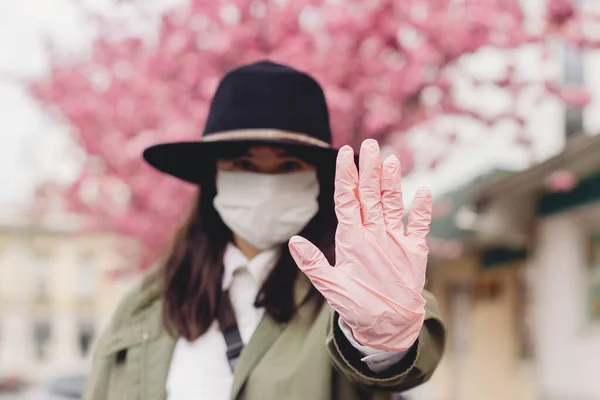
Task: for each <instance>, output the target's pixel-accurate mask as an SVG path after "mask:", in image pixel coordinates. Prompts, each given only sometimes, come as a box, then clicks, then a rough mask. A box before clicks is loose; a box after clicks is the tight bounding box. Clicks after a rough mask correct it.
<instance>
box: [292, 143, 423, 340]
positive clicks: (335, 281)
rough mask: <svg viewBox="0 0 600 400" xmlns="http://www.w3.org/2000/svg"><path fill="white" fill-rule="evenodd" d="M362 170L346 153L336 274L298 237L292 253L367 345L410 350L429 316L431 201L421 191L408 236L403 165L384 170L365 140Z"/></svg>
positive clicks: (339, 175) (391, 162)
mask: <svg viewBox="0 0 600 400" xmlns="http://www.w3.org/2000/svg"><path fill="white" fill-rule="evenodd" d="M359 164H360V174H359V173H358V171H357V168H356V165H355V163H354V154H353V151H352V149H351V148H350V147H348V146H345V147H344V148H342V149H341V150H340V152H339V155H338V159H337V167H336V168H337V169H336V178H335V195H334V197H335V210H336V214H337V218H338V228H337V232H336V241H335V245H336V265H335V267H332V266H331V265H329V263H328V262H327V260H326V259H325V257H324V255H323V254H322V253H321V251H320V250H319V249H318V248H317V247H316V246H314V245H313V244H312V243H310V242H309V241H307V240H306V239H304V238H301V237H299V236H294V237H293V238H292V239H290V243H289V246H290V251H291V253H292V256H293V257H294V259H295V261H296V263H297V264H298V266H299V268H300V269H301V270H302V271H303V272H304V273H305V274H306V275H307V276H308V278H309V279H310V280H311V281H312V283H313V285H314V286H315V287H316V288H317V289H318V290H319V291H320V292H321V293H322V294H323V296H324V297H325V298H326V299H327V301H328V303H329V304H330V305H331V307H332V308H333V309H334V310H335V311H337V312H338V313H339V315H340V318H341V319H342V320H343V321H344V322H345V323H346V324H347V325H348V326H349V327H350V328H351V329H352V333H353V335H354V337H355V338H356V339H357V340H358V341H359V342H360V343H361V344H363V345H365V346H369V347H372V348H374V349H379V350H395V351H404V350H406V349H408V348H410V347H411V346H412V345H413V344H414V342H415V341H416V339H417V337H418V335H419V332H420V330H421V327H422V325H423V319H424V314H425V311H424V308H425V299H424V298H423V297H422V296H421V291H422V290H423V286H424V284H425V270H426V264H427V254H428V248H427V244H426V235H427V233H428V231H429V223H430V220H431V194H430V192H429V190H428V189H426V188H421V189H420V190H419V191H418V192H417V195H416V197H415V201H414V204H413V208H412V211H411V213H410V215H409V222H408V227H407V229H406V232H405V229H404V226H403V223H402V213H403V208H404V207H403V201H402V190H401V187H400V162H399V161H398V159H397V158H396V157H394V156H391V157H388V158H387V159H386V160H385V162H384V163H383V165H382V164H381V160H380V153H379V146H378V145H377V142H376V141H375V140H366V141H365V142H364V143H363V145H362V147H361V151H360V163H359Z"/></svg>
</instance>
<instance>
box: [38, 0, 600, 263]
mask: <svg viewBox="0 0 600 400" xmlns="http://www.w3.org/2000/svg"><path fill="white" fill-rule="evenodd" d="M130 1H134V0H130ZM138 5H139V6H140V7H141V8H143V2H139V3H138ZM594 22H596V17H595V16H594V15H591V14H589V13H586V14H584V13H583V12H582V11H581V10H580V9H578V8H576V7H575V6H574V1H571V0H548V3H547V6H546V9H545V14H544V20H543V24H541V25H542V26H540V27H539V28H537V29H529V28H528V27H527V18H526V15H525V13H524V11H523V9H522V8H521V5H520V1H519V0H485V1H482V0H401V1H400V0H361V1H357V0H285V1H284V0H278V1H276V0H270V1H261V0H190V1H189V3H187V4H186V5H184V6H178V7H176V8H174V9H172V10H170V11H169V12H167V13H165V14H164V15H163V17H162V20H161V22H160V26H159V27H158V30H157V35H156V36H155V37H136V36H131V35H130V36H128V35H127V32H126V31H124V30H122V29H121V30H119V28H118V27H115V25H114V24H110V21H107V20H105V19H103V20H101V23H102V24H103V25H102V26H103V27H105V28H107V29H105V34H103V35H100V37H99V38H98V39H97V40H95V41H94V43H93V44H92V46H91V50H90V53H89V55H87V56H85V57H80V58H75V59H69V60H65V59H62V58H59V57H55V58H53V59H52V69H51V71H50V73H49V74H48V76H46V77H45V78H43V79H41V80H37V81H35V82H32V83H31V85H30V87H31V93H32V94H33V95H34V96H35V98H37V99H38V100H39V101H40V102H41V103H42V104H43V105H44V106H45V107H47V108H48V109H49V110H51V111H53V112H55V113H56V114H57V115H59V116H60V118H62V119H63V120H64V121H66V122H67V123H68V124H69V125H70V126H71V128H72V133H73V136H74V138H75V139H76V141H77V143H78V145H79V147H80V148H81V150H82V152H83V153H84V154H85V155H86V158H85V161H84V163H83V165H82V169H81V173H80V175H79V178H78V179H77V180H76V181H75V182H74V183H73V184H72V185H70V186H69V187H66V188H63V189H62V190H63V191H64V196H65V198H66V199H68V201H69V204H70V206H71V207H73V208H74V209H76V210H78V211H82V212H85V213H87V214H88V215H90V216H92V217H94V218H93V219H94V220H96V221H102V222H103V223H104V224H106V225H107V226H108V227H109V228H110V229H114V230H115V231H117V232H119V233H121V234H123V235H126V236H132V237H134V238H137V239H139V240H140V242H141V243H142V244H143V245H144V247H145V249H146V250H145V251H144V258H143V260H142V265H144V266H146V265H148V264H149V263H151V262H152V261H153V260H156V258H157V257H158V256H159V255H160V254H161V253H162V252H163V251H164V250H165V246H167V245H168V242H169V240H170V238H171V237H172V232H173V230H174V229H175V228H176V227H177V226H178V225H179V224H180V223H181V220H182V217H183V215H184V214H185V213H186V211H187V210H188V209H189V201H190V198H191V196H192V194H193V192H194V188H192V187H189V186H187V185H184V184H182V183H180V182H178V181H176V180H175V179H172V178H169V177H164V176H161V175H160V174H158V173H156V172H155V171H153V170H152V169H151V168H150V167H148V166H147V165H145V164H144V163H143V162H142V161H141V157H140V154H141V152H142V150H143V149H144V148H145V147H146V146H148V145H151V144H154V143H158V142H162V141H175V140H193V139H196V138H198V136H199V134H200V132H201V131H202V128H203V123H204V118H205V116H206V114H207V110H208V107H209V102H210V99H211V96H212V94H213V92H214V90H215V88H216V86H217V84H218V81H219V79H220V77H222V75H223V74H224V73H225V72H226V71H228V70H230V69H232V68H234V67H236V66H239V65H241V64H243V63H247V62H251V61H256V60H260V59H265V58H268V59H271V60H273V61H280V62H285V63H288V64H290V65H293V66H295V67H297V68H299V69H303V70H306V71H308V72H310V73H311V74H313V75H314V76H315V77H316V78H317V79H318V80H319V81H320V82H321V83H322V85H323V86H324V88H325V92H326V96H327V98H328V102H329V105H330V112H331V120H332V128H333V131H334V135H335V144H336V145H341V144H346V143H348V144H351V145H352V146H354V147H357V146H358V145H359V143H360V142H361V141H362V139H364V138H366V137H373V138H376V139H378V140H380V141H381V142H382V143H388V145H389V146H391V148H392V150H393V151H394V152H396V153H397V154H398V156H399V157H400V159H401V161H402V163H403V169H404V170H405V171H408V170H410V168H411V166H412V164H413V160H412V152H411V149H410V146H409V145H408V142H406V141H405V140H404V139H405V137H406V135H407V132H410V130H411V129H412V128H414V127H415V126H419V125H423V124H426V123H427V121H430V120H432V119H434V118H437V117H439V116H460V117H465V118H470V119H474V120H477V121H480V122H481V123H482V124H483V125H484V126H491V125H493V124H495V123H497V122H498V121H499V120H510V121H512V122H513V123H514V124H515V125H516V126H517V127H522V126H523V125H524V117H523V116H522V115H519V113H518V111H517V110H513V111H510V112H506V113H504V114H501V115H496V116H489V115H485V114H483V113H480V112H478V111H477V110H475V109H472V108H469V107H465V106H464V105H463V104H461V102H460V99H458V96H456V90H457V88H456V79H457V77H461V79H463V80H464V79H467V80H468V81H469V82H470V83H471V84H473V85H475V86H485V85H489V86H493V87H496V88H499V89H501V90H503V91H505V92H506V93H507V94H508V95H509V96H511V97H512V98H514V99H515V102H516V100H517V98H518V97H519V96H520V95H521V94H522V93H523V91H524V90H527V89H529V88H531V87H534V86H535V87H537V88H541V90H543V92H544V94H545V95H556V96H559V97H562V98H563V99H564V100H565V101H568V102H570V103H572V104H575V105H578V106H583V105H585V104H587V102H588V101H589V96H587V94H586V93H585V92H584V91H582V90H581V89H580V88H576V87H567V88H565V87H562V86H560V83H559V82H557V81H554V80H550V79H540V80H538V81H535V82H530V81H523V80H522V79H519V78H518V76H517V75H518V74H516V73H515V67H514V66H512V65H507V68H506V71H505V73H504V75H503V76H501V77H500V78H494V79H491V80H489V81H483V80H481V79H480V78H476V77H470V76H469V73H468V71H463V70H462V64H461V61H462V60H464V58H465V57H469V56H470V55H473V54H476V53H477V52H479V51H480V50H482V49H489V48H496V49H502V50H503V51H507V52H510V51H513V50H515V49H518V48H520V47H522V46H528V45H532V44H536V45H539V46H540V47H541V48H542V49H547V48H548V43H549V42H550V41H551V40H553V39H556V38H558V39H560V40H567V41H570V42H571V43H574V44H575V45H577V46H582V47H588V48H592V47H597V46H598V42H596V41H594V40H592V39H590V38H589V37H586V36H585V35H583V33H582V32H583V29H582V26H584V25H585V24H586V23H594ZM108 28H109V29H108ZM115 31H116V32H118V33H120V35H116V34H115ZM546 51H549V50H546ZM436 140H437V141H443V142H444V143H446V144H447V145H448V146H451V145H452V144H453V143H454V142H455V141H456V135H455V134H453V133H449V134H444V135H440V134H438V136H436ZM518 140H520V141H521V142H522V144H524V145H527V138H526V137H525V136H524V135H521V136H518ZM435 163H436V161H435V160H433V161H432V163H431V164H432V166H434V165H435Z"/></svg>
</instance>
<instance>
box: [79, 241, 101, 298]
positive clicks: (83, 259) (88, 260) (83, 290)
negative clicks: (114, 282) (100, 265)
mask: <svg viewBox="0 0 600 400" xmlns="http://www.w3.org/2000/svg"><path fill="white" fill-rule="evenodd" d="M95 261H96V258H95V256H94V254H93V253H92V252H84V253H82V254H81V255H80V257H79V264H78V267H77V287H76V290H77V295H78V296H79V298H80V299H82V300H90V299H92V298H93V297H94V292H95V290H96V262H95Z"/></svg>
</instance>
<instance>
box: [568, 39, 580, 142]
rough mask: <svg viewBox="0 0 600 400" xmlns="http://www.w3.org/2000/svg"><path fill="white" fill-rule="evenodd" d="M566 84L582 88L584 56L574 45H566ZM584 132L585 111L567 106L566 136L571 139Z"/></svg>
mask: <svg viewBox="0 0 600 400" xmlns="http://www.w3.org/2000/svg"><path fill="white" fill-rule="evenodd" d="M564 52H565V57H564V83H565V84H566V85H574V86H581V85H583V84H584V82H583V54H582V51H581V49H580V48H578V47H577V46H575V45H573V44H570V43H568V44H566V45H565V50H564ZM581 132H583V110H582V109H581V107H577V106H572V105H566V106H565V135H566V136H567V137H571V136H573V135H577V134H579V133H581Z"/></svg>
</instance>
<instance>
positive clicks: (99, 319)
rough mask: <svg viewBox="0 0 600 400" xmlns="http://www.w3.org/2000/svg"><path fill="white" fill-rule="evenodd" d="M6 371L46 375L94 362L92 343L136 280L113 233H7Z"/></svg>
mask: <svg viewBox="0 0 600 400" xmlns="http://www.w3.org/2000/svg"><path fill="white" fill-rule="evenodd" d="M0 254H1V257H0V376H2V375H4V374H18V375H20V376H22V377H24V378H26V379H30V380H34V381H35V380H39V379H43V378H45V377H46V376H48V375H49V374H56V373H60V371H62V370H71V371H72V370H74V369H80V368H81V367H82V366H85V365H86V359H87V357H86V356H87V354H86V353H85V347H86V345H85V344H84V343H82V342H86V341H87V342H88V345H87V347H88V349H89V347H91V346H92V345H93V341H94V339H95V337H97V336H98V333H99V332H100V331H101V330H102V329H103V327H104V326H105V325H106V323H107V321H108V319H109V318H110V315H111V314H112V312H113V310H114V307H115V306H116V302H118V300H119V298H120V297H121V296H122V292H123V290H124V289H125V288H126V287H127V286H128V285H127V284H126V283H125V284H124V282H120V281H118V280H115V279H113V278H111V277H110V276H109V274H108V273H109V272H110V271H111V270H112V269H114V268H115V267H116V266H117V265H119V262H120V260H119V259H118V257H117V256H116V253H115V247H114V241H113V238H111V237H110V236H106V235H83V234H77V235H74V234H70V233H60V232H52V231H35V232H34V231H30V230H23V229H9V230H4V231H3V232H1V233H0Z"/></svg>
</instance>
